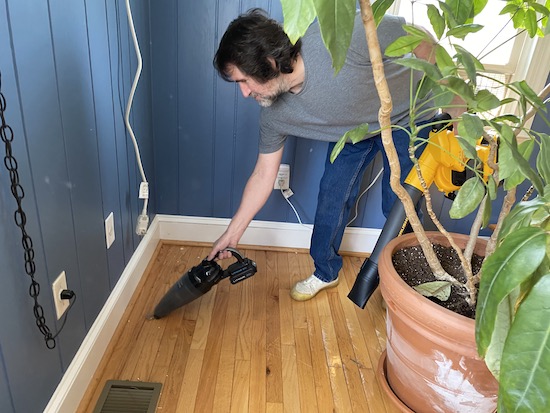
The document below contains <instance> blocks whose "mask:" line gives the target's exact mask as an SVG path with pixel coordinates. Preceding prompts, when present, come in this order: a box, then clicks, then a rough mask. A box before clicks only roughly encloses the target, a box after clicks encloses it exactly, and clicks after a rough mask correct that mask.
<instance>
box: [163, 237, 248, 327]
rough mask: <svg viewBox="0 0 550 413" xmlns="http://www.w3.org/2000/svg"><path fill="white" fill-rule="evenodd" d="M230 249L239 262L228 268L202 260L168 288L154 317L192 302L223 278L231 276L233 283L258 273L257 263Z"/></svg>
mask: <svg viewBox="0 0 550 413" xmlns="http://www.w3.org/2000/svg"><path fill="white" fill-rule="evenodd" d="M226 251H230V252H231V254H233V256H234V257H235V258H237V262H236V263H233V264H231V265H230V266H229V267H228V268H227V269H226V270H223V269H222V267H221V266H220V265H219V264H218V263H217V262H216V261H214V260H212V261H209V260H206V259H204V260H202V262H201V263H200V264H199V265H197V266H195V267H193V268H191V269H190V270H189V271H187V272H186V273H185V274H183V275H182V277H181V278H180V279H179V280H178V281H177V282H176V283H175V284H174V285H173V286H172V287H171V288H170V289H169V290H168V292H167V293H166V294H165V295H164V297H163V298H162V299H161V300H160V302H159V303H158V304H157V306H156V307H155V311H154V313H153V317H154V318H157V319H158V318H162V317H164V316H166V315H168V314H169V313H171V312H172V311H174V310H175V309H177V308H179V307H182V306H184V305H185V304H188V303H190V302H191V301H193V300H195V299H197V298H199V297H200V296H202V295H204V294H206V293H207V292H208V291H210V289H211V288H212V287H213V286H214V285H215V284H217V283H218V282H220V281H221V280H222V279H224V278H227V277H229V280H230V281H231V283H232V284H236V283H238V282H240V281H242V280H245V279H247V278H249V277H252V276H253V275H254V274H256V271H257V268H256V263H255V262H254V261H252V260H250V259H249V258H244V257H243V256H242V255H241V253H240V252H239V251H237V250H236V249H234V248H226Z"/></svg>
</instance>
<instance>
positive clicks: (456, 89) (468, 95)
mask: <svg viewBox="0 0 550 413" xmlns="http://www.w3.org/2000/svg"><path fill="white" fill-rule="evenodd" d="M439 84H440V85H441V86H442V87H444V88H446V89H449V90H450V91H451V92H453V93H454V94H455V95H459V96H460V97H462V98H463V99H464V100H465V101H466V103H468V104H472V103H473V102H474V92H473V88H472V87H471V86H470V85H468V84H467V83H466V82H465V81H464V80H462V79H461V78H460V77H458V76H447V77H444V78H443V79H441V80H440V81H439Z"/></svg>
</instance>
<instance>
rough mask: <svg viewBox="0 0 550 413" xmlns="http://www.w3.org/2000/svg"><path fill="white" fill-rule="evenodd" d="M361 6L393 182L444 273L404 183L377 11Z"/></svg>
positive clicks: (433, 264) (434, 266) (437, 270)
mask: <svg viewBox="0 0 550 413" xmlns="http://www.w3.org/2000/svg"><path fill="white" fill-rule="evenodd" d="M359 4H360V6H361V18H362V20H363V26H364V27H365V35H366V39H367V46H368V50H369V55H370V60H371V65H372V71H373V78H374V84H375V85H376V90H377V92H378V97H379V99H380V105H381V106H380V110H379V111H378V122H379V124H380V128H381V129H382V134H381V135H382V144H383V146H384V151H385V153H386V156H387V158H388V163H389V166H390V171H391V174H390V185H391V188H392V190H393V192H395V194H396V195H397V197H398V198H399V199H400V200H401V202H402V203H403V207H404V208H405V213H406V215H407V218H408V219H409V222H410V224H411V227H412V229H413V231H414V233H415V235H416V238H417V239H418V242H419V244H420V246H421V248H422V251H423V252H424V255H425V257H426V259H427V261H428V264H429V266H430V268H431V270H432V272H433V273H434V275H435V276H436V277H437V276H444V274H445V273H446V271H445V270H444V269H443V267H442V266H441V263H440V262H439V260H438V259H437V256H436V254H435V252H434V250H433V246H432V244H431V242H430V240H429V239H428V237H427V236H426V232H425V231H424V228H423V227H422V223H421V222H420V219H419V218H418V215H417V213H416V209H415V205H414V203H413V201H412V199H411V197H410V195H409V194H408V193H407V191H406V190H405V188H404V187H403V185H401V182H400V177H401V167H400V165H399V158H398V156H397V151H396V149H395V145H394V144H393V140H392V133H391V128H390V125H391V111H392V100H391V94H390V90H389V87H388V83H387V81H386V77H385V74H384V63H383V60H382V52H381V50H380V43H379V41H378V34H377V32H376V23H375V21H374V15H373V12H372V7H371V4H370V1H369V0H360V2H359Z"/></svg>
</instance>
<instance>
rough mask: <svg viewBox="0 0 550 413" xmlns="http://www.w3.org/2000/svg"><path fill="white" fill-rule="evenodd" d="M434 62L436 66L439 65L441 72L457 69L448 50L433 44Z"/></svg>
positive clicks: (450, 71) (449, 72)
mask: <svg viewBox="0 0 550 413" xmlns="http://www.w3.org/2000/svg"><path fill="white" fill-rule="evenodd" d="M435 62H436V63H437V67H439V70H441V72H447V74H452V72H456V70H457V69H456V66H455V62H454V61H453V58H452V57H451V55H450V54H449V52H447V50H446V49H445V48H444V47H443V46H441V45H436V46H435Z"/></svg>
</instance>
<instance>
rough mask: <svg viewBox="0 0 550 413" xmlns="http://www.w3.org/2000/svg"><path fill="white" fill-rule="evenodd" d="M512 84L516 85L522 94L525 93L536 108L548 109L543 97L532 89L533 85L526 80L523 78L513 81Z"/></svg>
mask: <svg viewBox="0 0 550 413" xmlns="http://www.w3.org/2000/svg"><path fill="white" fill-rule="evenodd" d="M510 85H512V86H516V87H517V88H518V89H519V91H520V92H521V94H523V95H525V97H527V100H529V102H530V103H531V104H532V105H533V106H534V107H535V108H539V109H542V110H544V111H546V108H545V107H544V102H543V101H542V99H541V98H539V97H538V96H537V94H536V93H535V91H534V90H533V89H531V86H529V85H528V84H527V82H526V81H525V80H521V81H519V82H512V83H511V84H510Z"/></svg>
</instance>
